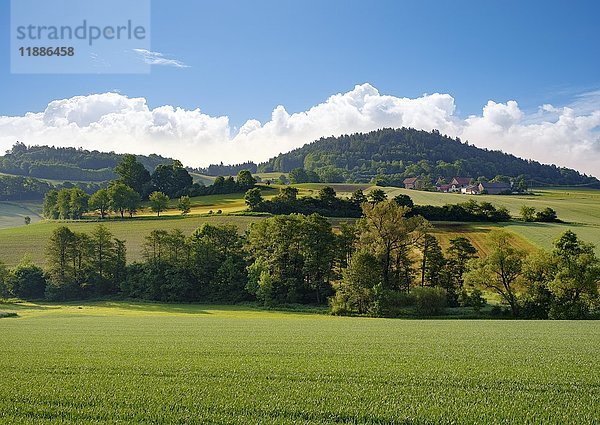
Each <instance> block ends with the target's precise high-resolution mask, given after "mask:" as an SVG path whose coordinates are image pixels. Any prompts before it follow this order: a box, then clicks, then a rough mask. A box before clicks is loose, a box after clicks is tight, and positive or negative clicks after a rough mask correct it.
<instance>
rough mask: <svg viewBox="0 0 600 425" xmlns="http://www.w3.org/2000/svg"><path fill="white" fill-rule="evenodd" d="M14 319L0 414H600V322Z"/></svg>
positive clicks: (305, 418) (140, 314)
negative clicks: (599, 363) (599, 370)
mask: <svg viewBox="0 0 600 425" xmlns="http://www.w3.org/2000/svg"><path fill="white" fill-rule="evenodd" d="M0 310H15V311H17V312H18V313H19V315H20V317H17V318H4V319H0V334H1V335H2V338H3V344H1V345H0V382H2V385H0V423H7V424H25V423H28V424H34V423H35V424H43V423H62V424H91V423H155V424H158V423H186V424H193V423H198V424H200V423H239V424H248V423H269V424H271V423H277V424H292V423H306V424H317V423H323V424H324V423H369V424H392V423H404V424H436V423H443V424H450V423H473V424H475V423H514V424H523V423H540V424H541V423H544V424H547V423H548V424H570V423H573V424H575V423H578V424H593V423H598V422H599V421H600V404H599V403H598V400H599V399H600V374H598V360H600V359H599V354H598V350H597V347H598V344H600V327H598V326H597V325H596V323H595V322H576V321H574V322H569V321H512V320H508V321H492V320H490V321H471V320H470V321H466V320H463V321H457V320H421V321H417V320H388V319H369V318H340V317H332V316H325V315H315V314H298V313H285V312H266V311H260V310H250V309H243V308H241V307H218V306H196V305H176V304H174V305H160V304H143V303H126V302H112V303H111V302H103V303H97V304H82V305H78V304H72V305H53V304H48V305H32V306H31V308H23V307H20V308H16V307H15V306H14V305H0Z"/></svg>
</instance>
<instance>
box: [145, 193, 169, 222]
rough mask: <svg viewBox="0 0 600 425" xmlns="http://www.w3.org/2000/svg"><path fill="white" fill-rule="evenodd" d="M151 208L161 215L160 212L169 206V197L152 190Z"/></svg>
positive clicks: (150, 197) (149, 198)
mask: <svg viewBox="0 0 600 425" xmlns="http://www.w3.org/2000/svg"><path fill="white" fill-rule="evenodd" d="M148 200H149V201H150V209H151V210H152V211H153V212H155V213H156V215H157V216H158V217H160V213H161V212H162V211H164V210H166V209H167V207H168V206H169V197H168V196H167V195H165V194H164V193H162V192H156V191H155V192H152V193H151V194H150V196H149V197H148Z"/></svg>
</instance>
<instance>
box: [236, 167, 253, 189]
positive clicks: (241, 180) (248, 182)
mask: <svg viewBox="0 0 600 425" xmlns="http://www.w3.org/2000/svg"><path fill="white" fill-rule="evenodd" d="M237 184H238V186H239V188H240V189H241V190H242V191H247V190H248V189H252V188H253V187H254V185H255V184H256V179H255V178H254V177H252V173H251V172H250V171H249V170H241V171H240V172H239V173H238V175H237Z"/></svg>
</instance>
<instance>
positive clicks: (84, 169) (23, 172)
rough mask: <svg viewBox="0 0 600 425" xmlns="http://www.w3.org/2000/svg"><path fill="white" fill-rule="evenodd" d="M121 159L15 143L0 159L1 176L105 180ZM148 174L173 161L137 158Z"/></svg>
mask: <svg viewBox="0 0 600 425" xmlns="http://www.w3.org/2000/svg"><path fill="white" fill-rule="evenodd" d="M122 158H123V155H122V154H117V153H114V152H99V151H97V150H93V151H88V150H85V149H81V148H60V147H59V148H57V147H54V146H25V145H24V144H23V143H20V142H17V143H15V145H14V146H13V147H12V149H10V150H9V151H7V152H6V154H5V155H4V156H0V173H6V174H13V175H17V176H26V177H37V178H42V179H52V180H70V181H94V182H99V181H106V180H111V179H114V178H115V172H114V169H115V167H116V165H117V164H118V163H119V162H120V161H121V159H122ZM136 158H137V160H138V161H139V162H141V163H142V164H143V165H144V167H146V169H148V171H150V172H152V171H154V169H155V168H156V166H157V165H160V164H167V163H171V162H172V161H173V160H172V159H170V158H165V157H162V156H159V155H155V154H152V155H149V156H144V155H136Z"/></svg>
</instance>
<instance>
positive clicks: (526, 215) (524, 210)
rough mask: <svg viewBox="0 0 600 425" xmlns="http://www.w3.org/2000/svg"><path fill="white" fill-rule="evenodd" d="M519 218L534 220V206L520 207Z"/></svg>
mask: <svg viewBox="0 0 600 425" xmlns="http://www.w3.org/2000/svg"><path fill="white" fill-rule="evenodd" d="M521 218H522V219H523V221H535V208H534V207H528V206H527V205H523V206H522V207H521Z"/></svg>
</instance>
